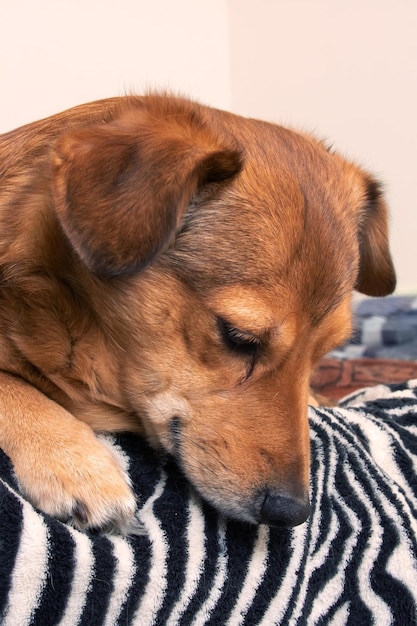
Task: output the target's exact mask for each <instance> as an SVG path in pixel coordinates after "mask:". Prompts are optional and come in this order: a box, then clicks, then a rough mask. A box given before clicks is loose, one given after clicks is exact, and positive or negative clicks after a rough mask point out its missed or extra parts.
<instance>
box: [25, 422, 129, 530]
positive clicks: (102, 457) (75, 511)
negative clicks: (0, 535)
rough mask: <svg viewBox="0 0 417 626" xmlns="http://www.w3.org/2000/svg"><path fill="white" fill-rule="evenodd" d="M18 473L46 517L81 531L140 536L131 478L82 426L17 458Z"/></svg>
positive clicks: (113, 455)
mask: <svg viewBox="0 0 417 626" xmlns="http://www.w3.org/2000/svg"><path fill="white" fill-rule="evenodd" d="M15 471H16V475H17V477H18V480H19V483H20V486H21V490H22V493H23V494H24V495H26V496H27V498H28V499H29V500H30V501H31V502H32V503H33V504H34V505H35V506H36V507H38V508H39V509H41V510H42V511H44V512H45V513H48V514H50V515H52V516H54V517H57V518H58V519H60V520H63V521H65V522H69V523H71V524H73V525H74V526H75V527H76V528H79V529H81V530H85V529H96V530H101V531H104V532H116V533H121V534H126V533H129V532H134V533H137V532H138V528H137V522H136V520H135V511H136V500H135V496H134V495H133V492H132V489H131V487H130V480H129V477H128V475H127V474H126V472H125V471H124V470H123V468H122V467H121V465H120V464H119V462H118V461H117V459H116V457H115V454H114V453H113V452H112V451H111V449H110V448H109V446H107V445H105V444H104V443H102V442H101V441H99V440H98V439H97V437H96V436H95V435H94V433H93V431H92V430H91V429H90V428H89V427H88V426H87V425H86V424H83V423H82V422H78V421H77V425H76V429H75V431H74V430H73V431H72V432H66V433H65V436H62V433H61V436H60V438H59V439H58V440H57V441H56V442H52V441H51V440H49V445H48V442H40V445H38V444H37V445H36V448H35V447H32V450H31V451H30V452H29V451H28V454H27V455H25V457H24V458H21V459H19V460H16V459H15Z"/></svg>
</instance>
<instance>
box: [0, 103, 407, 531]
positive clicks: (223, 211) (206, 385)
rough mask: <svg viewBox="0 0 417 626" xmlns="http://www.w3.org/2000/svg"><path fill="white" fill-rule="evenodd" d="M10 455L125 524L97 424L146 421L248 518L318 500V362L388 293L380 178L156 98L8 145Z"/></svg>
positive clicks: (82, 515)
mask: <svg viewBox="0 0 417 626" xmlns="http://www.w3.org/2000/svg"><path fill="white" fill-rule="evenodd" d="M0 228H1V231H0V272H1V274H0V276H1V278H0V281H1V283H0V284H1V292H0V294H1V300H0V369H1V373H0V381H1V391H0V446H1V447H2V448H3V449H4V451H5V452H6V453H7V454H8V455H9V456H10V458H11V460H12V461H13V464H14V467H15V470H16V474H17V476H18V479H19V481H20V484H21V487H22V490H23V491H24V493H25V494H26V495H27V496H28V497H29V498H30V499H31V500H32V501H33V502H34V503H35V504H36V505H38V506H39V507H40V508H42V509H44V510H45V511H47V512H49V513H51V514H53V515H56V516H58V517H60V518H65V519H66V518H68V517H70V518H71V517H72V518H73V520H74V522H75V523H76V524H77V525H78V526H79V527H81V528H85V527H107V526H108V525H114V526H115V527H116V528H117V529H119V530H120V529H121V530H124V529H125V528H126V527H128V526H129V524H130V521H131V519H132V517H133V516H134V511H135V497H134V495H133V493H132V491H131V489H130V487H129V485H128V480H127V478H126V476H125V475H124V472H123V469H122V468H121V467H119V465H118V464H117V462H116V460H115V458H114V457H113V456H112V454H111V452H110V451H109V450H108V448H106V447H105V446H104V445H103V443H102V442H100V440H99V439H97V438H96V436H95V434H94V433H95V432H100V431H126V430H129V431H136V432H138V433H142V434H143V435H144V436H145V437H147V439H148V440H149V441H150V442H151V443H152V444H153V445H154V446H157V447H160V448H162V449H164V450H165V451H168V452H169V453H172V454H173V455H174V456H175V458H176V459H177V461H178V462H179V464H180V465H181V466H182V468H183V470H184V472H185V474H186V475H187V476H188V478H189V479H190V481H191V482H192V483H193V484H194V485H195V487H196V488H197V489H198V490H199V492H200V493H201V494H202V495H203V496H204V497H205V498H206V499H207V500H208V501H210V502H212V503H213V504H214V505H215V506H216V507H217V508H218V509H220V510H221V511H223V512H225V513H226V514H227V515H231V516H233V517H236V518H238V519H242V520H247V521H249V522H255V523H258V522H264V523H267V524H271V525H277V526H291V525H295V524H299V523H301V522H303V521H304V520H305V519H306V518H307V516H308V512H309V500H308V488H309V428H308V421H307V404H308V397H309V380H310V374H311V372H312V370H313V368H314V367H315V365H316V363H317V362H318V360H319V359H320V358H321V357H322V356H323V355H324V354H325V353H326V352H327V351H328V350H330V349H331V348H332V347H334V346H336V345H337V344H340V343H341V342H343V341H344V340H345V339H346V338H347V337H348V335H349V333H350V332H351V321H350V319H351V314H350V302H351V293H352V290H353V289H354V288H356V289H358V290H359V291H361V292H363V293H366V294H370V295H384V294H388V293H390V292H392V291H393V289H394V286H395V274H394V270H393V266H392V262H391V257H390V254H389V249H388V241H387V212H386V207H385V204H384V201H383V199H382V197H381V193H380V190H379V186H378V184H377V183H376V182H375V181H374V179H373V178H371V177H370V176H369V175H368V174H367V173H365V172H364V171H362V170H361V169H359V168H358V167H356V166H355V165H353V164H351V163H349V162H347V161H346V160H344V159H343V158H341V157H340V156H338V155H337V154H335V153H334V152H333V151H331V150H329V149H327V148H326V147H325V146H324V145H323V144H322V143H320V142H319V141H316V140H315V139H313V138H311V137H309V136H307V135H301V134H297V133H295V132H292V131H290V130H287V129H285V128H282V127H279V126H275V125H273V124H268V123H265V122H261V121H256V120H252V119H244V118H241V117H238V116H235V115H232V114H229V113H225V112H222V111H218V110H215V109H211V108H207V107H203V106H200V105H198V104H195V103H192V102H190V101H188V100H185V99H180V98H175V97H169V96H166V95H149V96H146V97H143V98H140V97H125V98H115V99H110V100H105V101H101V102H95V103H91V104H87V105H84V106H81V107H77V108H75V109H72V110H70V111H67V112H65V113H62V114H60V115H57V116H54V117H51V118H49V119H46V120H43V121H40V122H36V123H34V124H30V125H28V126H25V127H23V128H20V129H18V130H16V131H13V132H10V133H8V134H6V135H3V136H2V137H0Z"/></svg>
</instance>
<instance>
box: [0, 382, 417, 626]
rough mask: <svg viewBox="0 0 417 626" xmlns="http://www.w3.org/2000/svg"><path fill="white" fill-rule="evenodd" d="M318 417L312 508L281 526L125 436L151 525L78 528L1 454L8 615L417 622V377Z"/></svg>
mask: <svg viewBox="0 0 417 626" xmlns="http://www.w3.org/2000/svg"><path fill="white" fill-rule="evenodd" d="M310 418H311V449H312V468H311V492H312V515H311V519H310V521H309V522H308V523H306V524H304V525H302V526H299V527H298V528H296V529H293V530H285V531H279V530H274V529H269V528H267V527H266V526H259V527H255V526H250V525H244V524H239V523H237V522H230V521H226V520H225V519H224V518H223V517H220V516H219V515H218V514H217V513H216V512H215V511H213V509H211V508H210V507H208V506H207V505H206V504H204V503H202V502H201V501H200V500H199V498H198V497H197V496H196V495H195V494H194V493H193V492H192V490H190V488H189V486H188V485H187V483H186V481H185V480H184V479H183V478H182V476H181V474H180V473H179V472H178V470H177V469H176V468H175V467H174V466H173V465H170V464H168V465H165V466H163V467H161V466H160V465H159V463H158V459H157V458H156V457H155V456H154V454H153V453H152V452H151V451H150V450H149V449H148V448H147V446H146V445H144V444H143V443H142V442H141V441H140V440H138V439H137V438H135V437H133V436H124V437H121V438H119V439H117V440H114V439H110V443H111V445H113V446H114V447H115V450H116V452H117V454H119V455H120V457H121V460H122V461H123V462H124V463H128V464H129V472H130V475H131V477H132V480H133V483H134V485H135V488H136V490H137V493H138V494H140V496H139V512H138V517H139V519H140V522H141V524H142V526H143V534H142V535H138V536H129V537H127V538H123V537H120V536H106V535H104V536H103V535H93V534H84V533H81V532H78V531H76V530H74V529H72V528H70V527H68V526H66V525H65V524H62V523H60V522H58V521H56V520H53V519H51V518H50V517H48V516H45V515H43V514H42V513H40V512H39V511H37V510H35V509H34V508H33V507H32V506H31V505H30V504H29V503H28V502H27V501H25V500H24V499H23V498H22V497H21V496H20V495H19V492H18V488H17V485H16V482H15V478H14V475H13V472H12V468H11V466H10V463H9V461H8V459H7V458H6V457H5V456H2V457H1V458H0V476H1V486H0V568H1V569H0V623H1V625H2V626H24V625H36V626H53V625H55V624H57V625H58V624H59V625H62V626H76V625H82V626H95V625H97V626H102V625H104V626H121V625H137V626H148V625H149V626H151V625H169V626H174V625H177V624H180V625H182V626H188V625H194V626H200V625H203V624H210V625H217V626H219V625H220V626H222V625H228V626H237V625H245V626H253V625H258V624H259V625H263V626H270V625H272V624H279V625H284V624H285V625H288V626H296V625H307V626H313V625H316V624H317V625H327V624H333V625H336V626H338V625H342V624H348V625H352V626H364V625H365V626H366V625H368V624H369V625H370V624H374V625H376V626H388V625H391V624H396V625H398V626H409V625H411V624H415V623H417V381H412V382H409V383H408V384H404V385H402V386H392V387H386V386H379V387H375V388H372V389H368V390H366V391H364V392H359V393H357V394H355V395H353V396H351V397H350V398H349V399H347V400H345V402H344V403H342V406H341V407H340V408H334V409H317V410H315V409H311V412H310Z"/></svg>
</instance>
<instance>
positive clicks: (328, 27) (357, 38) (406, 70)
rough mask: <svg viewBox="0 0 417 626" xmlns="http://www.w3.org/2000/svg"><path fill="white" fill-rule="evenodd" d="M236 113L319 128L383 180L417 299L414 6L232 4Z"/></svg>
mask: <svg viewBox="0 0 417 626" xmlns="http://www.w3.org/2000/svg"><path fill="white" fill-rule="evenodd" d="M228 7H229V24H230V48H231V80H232V107H233V109H234V110H235V111H237V112H239V113H242V114H245V115H251V116H255V117H261V118H265V119H269V120H273V121H277V122H283V123H289V124H291V125H295V126H298V127H301V128H304V129H308V130H313V131H314V132H317V134H319V135H320V136H324V137H327V138H329V139H330V140H331V141H332V142H333V143H334V145H335V147H337V148H339V149H340V150H341V151H342V152H343V153H345V154H347V155H348V156H350V157H353V158H355V159H356V160H358V161H359V162H360V163H362V164H364V165H365V166H367V167H368V168H370V169H372V170H373V171H374V172H375V173H376V174H377V175H378V176H379V178H380V179H381V180H382V181H383V182H384V184H385V188H386V190H387V197H388V200H389V204H390V207H391V216H392V217H391V223H392V236H391V241H392V248H393V252H394V257H395V262H396V266H397V270H398V278H399V285H398V291H399V292H408V291H412V292H414V293H417V180H416V179H417V2H416V0H397V1H396V2H394V1H393V0H345V1H343V0H229V1H228Z"/></svg>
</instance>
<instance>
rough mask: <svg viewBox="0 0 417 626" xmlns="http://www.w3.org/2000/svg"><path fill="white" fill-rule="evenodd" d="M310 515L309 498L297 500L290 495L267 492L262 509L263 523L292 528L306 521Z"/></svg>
mask: <svg viewBox="0 0 417 626" xmlns="http://www.w3.org/2000/svg"><path fill="white" fill-rule="evenodd" d="M309 515H310V502H309V500H308V498H305V499H301V500H299V499H295V498H292V497H290V496H288V495H282V494H278V493H273V492H272V493H271V492H267V493H266V496H265V500H264V501H263V504H262V507H261V523H263V524H268V525H269V526H276V527H277V528H290V527H291V526H298V524H302V523H303V522H305V521H306V519H307V518H308V516H309Z"/></svg>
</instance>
